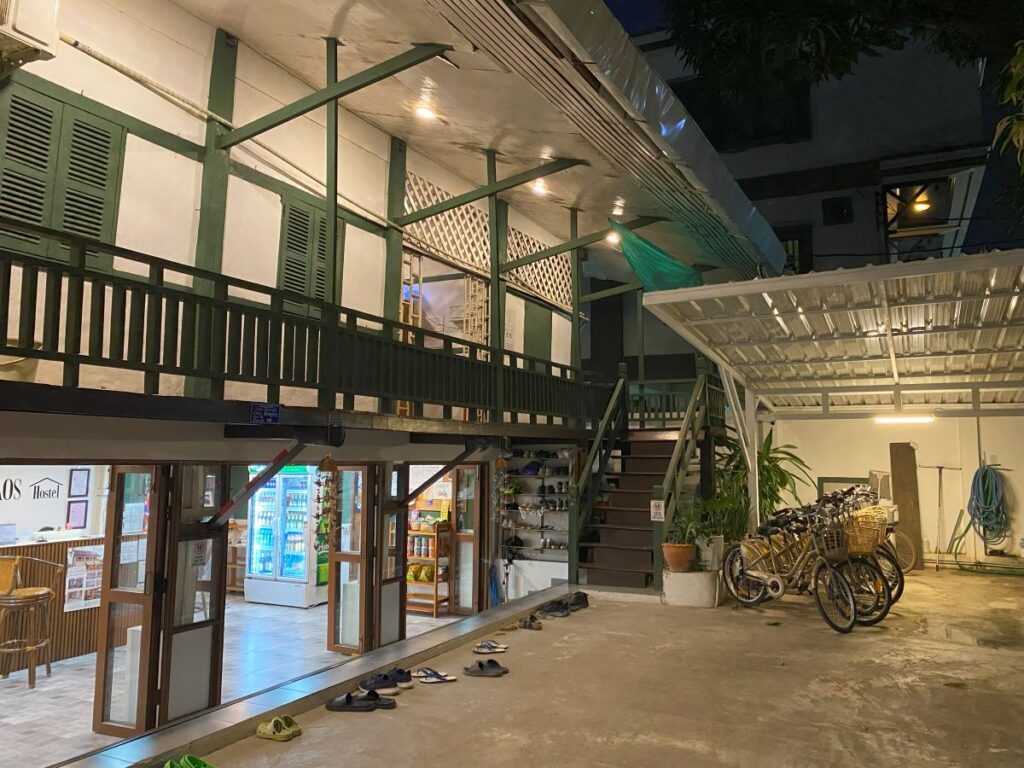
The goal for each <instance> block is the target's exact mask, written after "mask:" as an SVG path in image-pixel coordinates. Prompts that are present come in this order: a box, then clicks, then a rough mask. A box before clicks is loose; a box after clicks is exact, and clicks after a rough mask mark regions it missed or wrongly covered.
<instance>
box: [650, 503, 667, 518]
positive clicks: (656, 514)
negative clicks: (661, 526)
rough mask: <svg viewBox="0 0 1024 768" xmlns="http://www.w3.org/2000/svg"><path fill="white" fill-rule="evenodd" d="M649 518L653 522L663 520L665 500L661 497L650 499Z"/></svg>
mask: <svg viewBox="0 0 1024 768" xmlns="http://www.w3.org/2000/svg"><path fill="white" fill-rule="evenodd" d="M651 520H652V521H653V522H655V523H663V522H665V502H664V501H663V500H662V499H651Z"/></svg>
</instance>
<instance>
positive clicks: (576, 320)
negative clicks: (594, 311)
mask: <svg viewBox="0 0 1024 768" xmlns="http://www.w3.org/2000/svg"><path fill="white" fill-rule="evenodd" d="M579 214H580V212H579V211H578V210H577V209H576V208H570V209H569V239H570V240H575V239H576V238H577V237H579V235H580V232H579V226H580V225H579ZM570 259H571V261H570V265H571V270H572V273H571V275H570V277H571V279H572V339H571V341H570V347H571V349H572V353H571V355H570V362H571V364H572V367H573V368H575V369H577V370H579V368H581V367H582V365H583V361H582V354H583V352H582V347H581V340H580V289H581V286H580V278H581V277H582V275H581V274H580V267H581V262H582V260H583V249H582V248H573V249H572V252H571V253H570Z"/></svg>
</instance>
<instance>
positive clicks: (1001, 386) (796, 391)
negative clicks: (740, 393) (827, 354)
mask: <svg viewBox="0 0 1024 768" xmlns="http://www.w3.org/2000/svg"><path fill="white" fill-rule="evenodd" d="M937 375H940V376H941V375H945V374H937ZM980 375H984V374H980ZM898 388H899V389H900V391H901V392H902V393H903V394H904V395H908V394H911V393H914V392H970V391H972V390H978V391H980V390H994V391H1000V390H1011V389H1021V390H1024V380H1019V379H1018V380H1016V381H955V382H951V383H947V382H939V383H935V382H924V383H921V384H907V383H903V384H900V385H899V387H898ZM895 389H897V387H895V386H894V385H892V384H863V385H859V386H858V385H855V384H848V385H846V386H839V387H828V386H826V387H818V386H814V387H785V386H781V387H780V386H775V387H765V388H764V389H758V390H757V394H759V395H767V396H769V397H808V396H809V397H814V396H816V395H821V394H822V393H824V392H827V393H829V394H832V395H871V394H880V393H888V392H892V391H893V390H895Z"/></svg>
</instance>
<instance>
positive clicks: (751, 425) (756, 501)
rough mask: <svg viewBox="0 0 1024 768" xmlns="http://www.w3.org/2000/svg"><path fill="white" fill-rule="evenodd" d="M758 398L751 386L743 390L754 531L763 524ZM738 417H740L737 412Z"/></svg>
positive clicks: (748, 485) (748, 482)
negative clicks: (758, 472)
mask: <svg viewBox="0 0 1024 768" xmlns="http://www.w3.org/2000/svg"><path fill="white" fill-rule="evenodd" d="M757 400H758V397H757V395H756V394H754V393H753V392H751V391H750V389H749V388H747V389H744V390H743V401H744V405H745V406H746V411H747V413H746V421H747V430H746V431H747V440H748V442H749V444H750V454H749V465H748V468H747V493H748V494H749V495H750V521H749V523H748V528H749V529H750V532H751V533H753V531H754V529H755V528H757V526H758V525H760V524H761V488H760V482H759V478H758V476H757V467H758V464H759V463H760V462H759V461H758V454H759V452H760V449H761V441H760V439H759V435H758V434H757V431H758V428H757ZM736 415H737V418H739V417H740V415H739V414H736Z"/></svg>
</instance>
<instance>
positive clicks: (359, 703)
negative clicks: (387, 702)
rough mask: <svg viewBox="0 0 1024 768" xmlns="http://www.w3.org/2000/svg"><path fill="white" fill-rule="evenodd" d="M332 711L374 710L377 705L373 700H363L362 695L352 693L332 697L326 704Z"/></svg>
mask: <svg viewBox="0 0 1024 768" xmlns="http://www.w3.org/2000/svg"><path fill="white" fill-rule="evenodd" d="M326 707H327V709H329V710H330V711H331V712H373V710H374V709H376V707H375V706H374V704H373V702H371V701H363V700H362V696H359V697H356V696H353V695H352V694H351V693H346V694H345V695H344V696H339V697H338V698H336V699H331V700H330V701H328V702H327V704H326Z"/></svg>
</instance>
